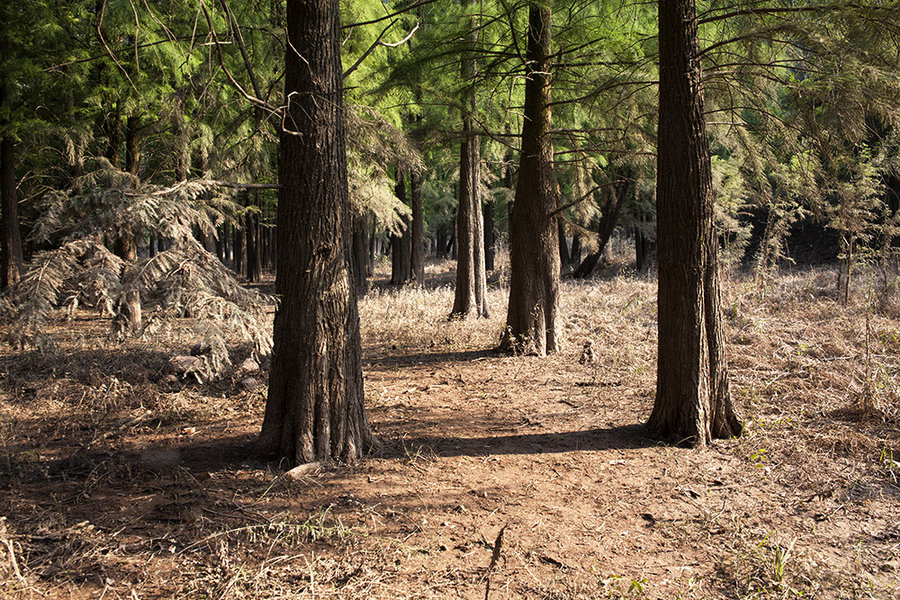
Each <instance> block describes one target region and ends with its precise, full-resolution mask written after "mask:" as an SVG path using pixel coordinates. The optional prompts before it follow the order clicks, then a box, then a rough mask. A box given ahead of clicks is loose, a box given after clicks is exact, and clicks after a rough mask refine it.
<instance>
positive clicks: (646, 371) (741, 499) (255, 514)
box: [0, 265, 900, 600]
mask: <svg viewBox="0 0 900 600" xmlns="http://www.w3.org/2000/svg"><path fill="white" fill-rule="evenodd" d="M446 267H447V266H446V265H435V266H432V267H430V276H431V278H432V280H434V281H442V280H446V276H447V274H446V272H445V271H444V269H446ZM441 278H444V279H441ZM503 281H504V278H503V276H502V274H501V276H500V279H499V282H498V283H495V284H493V285H492V289H491V293H490V305H491V308H492V310H493V316H492V317H491V318H490V319H487V320H480V321H455V322H447V320H446V315H447V313H448V311H449V308H450V306H451V304H452V291H451V290H450V288H449V287H446V286H445V287H440V286H432V287H431V288H429V289H425V290H420V289H414V288H405V289H402V290H388V289H386V288H384V287H382V288H376V289H375V290H373V291H372V292H371V293H370V294H369V295H368V296H367V297H366V298H365V299H364V300H362V302H361V315H362V326H363V336H364V358H365V374H366V395H367V403H368V411H369V418H370V421H371V423H372V425H373V427H374V428H375V430H376V433H377V435H378V436H379V438H380V440H381V442H382V445H381V447H380V448H379V449H378V450H377V451H376V452H374V453H373V454H372V455H371V456H369V457H368V458H366V459H365V460H363V461H360V462H359V463H357V464H354V465H351V466H346V465H335V466H330V467H328V468H325V469H323V470H320V471H310V472H308V473H307V474H306V475H305V476H303V477H301V478H300V479H296V480H295V479H291V478H289V477H287V476H286V475H285V470H286V469H285V465H278V464H270V463H265V462H262V461H260V460H259V459H257V458H255V457H254V455H253V453H252V445H253V441H254V436H255V435H256V433H257V431H258V430H259V427H260V423H261V417H262V413H263V405H264V398H265V374H264V373H262V374H257V375H256V377H257V378H258V379H259V384H260V385H259V387H258V388H256V389H253V390H246V389H244V388H243V387H242V386H241V384H240V382H239V381H238V379H237V378H230V379H228V378H226V379H225V380H223V381H219V382H214V383H208V384H203V385H201V384H198V383H196V382H191V381H174V382H173V381H171V379H169V380H167V379H166V362H167V360H168V358H169V357H170V356H171V355H173V354H176V353H180V354H184V353H186V351H187V350H188V348H190V346H191V345H192V344H193V343H194V342H195V341H196V337H197V334H196V332H195V330H194V329H192V324H191V323H189V322H183V323H176V324H174V325H172V326H170V327H168V328H164V329H162V330H160V331H158V332H157V333H156V335H155V336H154V337H153V338H152V339H148V340H141V341H132V342H127V343H125V344H123V345H115V344H112V343H110V342H107V341H106V337H105V336H106V331H107V328H108V325H109V324H108V322H107V321H105V320H104V319H102V318H100V317H97V316H96V315H94V314H90V313H79V314H78V315H77V317H76V318H75V319H74V320H73V321H68V322H65V321H60V322H59V323H58V325H57V326H55V327H54V330H53V332H52V333H53V334H54V335H53V340H54V342H52V343H49V342H48V343H47V344H46V345H45V346H44V347H43V348H41V349H32V350H27V351H13V350H11V349H9V348H6V349H3V350H2V354H0V448H2V450H0V485H2V488H0V489H2V490H3V493H2V494H0V519H2V520H0V596H2V597H4V598H94V599H100V598H102V599H114V598H123V599H124V598H129V599H132V600H134V599H141V600H143V599H148V598H210V599H212V598H215V599H226V598H254V599H257V598H258V599H268V598H282V597H283V598H360V599H369V598H373V599H380V598H384V599H387V598H391V599H393V598H472V599H476V598H477V599H481V598H493V599H497V600H499V599H501V598H546V599H558V600H574V599H582V598H584V599H588V598H590V599H595V598H660V599H673V598H698V599H699V598H793V597H797V596H803V597H808V598H900V485H898V481H897V477H898V475H900V432H898V429H900V409H898V389H900V388H898V385H900V375H898V373H900V371H898V365H900V355H898V350H900V319H898V318H897V314H896V312H895V311H892V310H890V303H888V305H883V306H882V308H885V306H886V307H887V310H883V311H880V312H879V311H875V310H873V308H872V306H873V302H872V301H869V300H866V298H871V294H870V293H869V292H871V291H872V290H874V284H871V285H870V284H868V283H867V280H866V279H865V278H863V279H861V280H860V282H859V284H858V288H857V289H858V294H857V298H856V299H855V300H854V302H853V303H852V304H851V305H850V306H842V305H840V304H838V303H837V302H835V300H834V293H833V288H834V274H833V272H831V271H824V270H806V271H798V272H795V273H783V274H781V275H779V276H778V277H776V278H774V279H771V280H768V281H765V282H760V281H751V280H746V279H743V278H741V277H732V278H731V279H730V280H729V281H728V282H727V291H726V294H725V296H726V298H725V304H726V306H727V323H728V325H727V327H728V341H729V346H728V353H729V358H730V365H731V375H732V387H733V393H734V397H735V400H736V402H737V405H738V406H739V408H740V411H741V413H742V415H743V416H744V418H745V419H746V427H745V432H744V434H743V435H742V436H741V437H740V438H738V439H734V440H726V441H721V442H718V443H717V444H715V445H714V446H712V447H710V448H706V449H699V450H691V449H685V448H677V447H672V446H668V445H664V444H661V443H659V442H657V441H655V440H652V439H649V438H648V437H647V436H646V433H645V430H644V428H643V427H642V423H643V422H644V421H645V419H646V418H647V416H648V414H649V411H650V409H651V406H652V402H653V395H654V381H655V344H656V321H655V319H656V311H655V283H654V281H652V280H649V279H645V278H640V277H635V276H631V275H628V274H622V275H620V276H615V277H613V276H608V277H604V278H600V279H598V280H596V281H592V282H588V283H576V282H571V281H569V282H565V283H564V285H563V288H562V318H563V321H564V335H565V342H564V345H563V348H562V351H561V352H560V353H559V354H558V355H555V356H551V357H548V358H538V357H534V356H505V355H499V354H496V353H494V352H493V351H492V348H493V347H494V345H495V343H496V342H497V340H498V338H499V335H500V331H501V329H502V327H503V322H504V317H505V293H506V289H505V287H504V285H503ZM873 281H874V279H873ZM867 285H868V286H869V287H868V288H867V287H866V286H867ZM867 315H868V316H867ZM586 341H591V342H592V343H593V348H594V354H595V358H594V360H593V362H586V363H584V364H582V363H581V362H579V358H580V357H581V354H582V349H583V346H584V343H585V342H586ZM242 352H243V354H242ZM246 352H247V350H246V349H243V350H242V349H241V348H239V347H237V348H236V349H235V357H234V358H235V362H236V363H237V362H240V359H242V358H243V357H244V356H245V355H246Z"/></svg>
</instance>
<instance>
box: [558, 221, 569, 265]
mask: <svg viewBox="0 0 900 600" xmlns="http://www.w3.org/2000/svg"><path fill="white" fill-rule="evenodd" d="M556 229H557V232H558V235H559V262H560V265H561V266H563V267H564V266H566V265H568V264H569V263H570V262H571V260H572V258H571V257H570V256H569V242H568V240H566V228H565V226H564V225H563V220H562V218H561V217H558V218H557V219H556Z"/></svg>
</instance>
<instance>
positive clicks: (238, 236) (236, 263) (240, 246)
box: [231, 224, 247, 275]
mask: <svg viewBox="0 0 900 600" xmlns="http://www.w3.org/2000/svg"><path fill="white" fill-rule="evenodd" d="M244 229H245V226H242V225H240V224H235V225H234V227H233V228H232V231H234V244H233V245H232V246H233V247H234V257H233V259H232V261H231V270H232V271H234V272H235V273H236V274H237V275H244V274H246V272H247V269H246V263H245V261H244V238H245V231H244Z"/></svg>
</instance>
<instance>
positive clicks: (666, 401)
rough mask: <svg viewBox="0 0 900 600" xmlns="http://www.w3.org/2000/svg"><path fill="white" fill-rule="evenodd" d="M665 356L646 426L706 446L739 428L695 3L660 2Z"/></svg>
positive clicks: (661, 271) (660, 215)
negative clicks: (727, 357)
mask: <svg viewBox="0 0 900 600" xmlns="http://www.w3.org/2000/svg"><path fill="white" fill-rule="evenodd" d="M659 55H660V69H659V71H660V78H659V79H660V81H659V135H658V146H657V157H658V158H657V160H658V165H657V240H658V256H659V292H658V308H659V342H658V347H659V356H658V363H657V384H656V401H655V404H654V406H653V412H652V414H651V415H650V419H649V421H648V423H647V426H648V428H649V430H650V432H651V433H652V434H653V435H655V436H657V437H660V438H664V439H669V440H673V441H677V442H680V443H688V444H691V445H705V444H707V443H709V442H710V441H711V440H712V438H717V437H730V436H733V435H737V434H738V433H739V432H740V430H741V423H740V420H739V419H738V417H737V415H736V414H735V412H734V409H733V407H732V400H731V393H730V390H729V381H728V370H727V366H726V363H725V340H724V331H723V323H722V312H721V306H720V304H721V300H720V293H719V281H718V256H717V255H718V241H717V239H716V235H715V224H714V217H713V193H712V170H711V163H710V155H709V141H708V139H707V136H706V123H705V118H704V113H703V90H702V84H701V81H702V75H701V69H700V52H699V44H698V41H697V16H696V9H695V6H694V0H660V1H659Z"/></svg>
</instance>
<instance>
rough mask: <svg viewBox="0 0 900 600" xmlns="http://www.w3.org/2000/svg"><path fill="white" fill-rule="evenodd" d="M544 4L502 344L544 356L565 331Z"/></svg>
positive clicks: (530, 67) (532, 35)
mask: <svg viewBox="0 0 900 600" xmlns="http://www.w3.org/2000/svg"><path fill="white" fill-rule="evenodd" d="M551 19H552V16H551V13H550V9H549V7H548V6H547V5H544V4H532V5H530V7H529V9H528V52H527V56H526V58H527V59H528V62H527V64H526V79H525V113H524V117H525V118H524V121H523V124H522V150H521V153H520V157H519V175H518V181H517V183H516V195H515V202H514V203H513V206H512V209H511V215H510V231H509V257H510V281H509V310H508V312H507V316H506V329H505V331H504V334H503V338H502V340H501V347H502V348H505V349H515V350H517V351H522V350H529V351H533V352H535V353H537V354H538V355H544V354H546V353H548V352H556V350H557V349H558V347H559V331H558V329H557V325H556V318H557V313H558V311H559V268H560V267H559V240H558V236H559V232H558V230H557V226H556V216H555V215H554V211H555V210H556V208H557V204H558V191H557V187H556V181H555V179H554V177H553V141H552V139H551V137H550V128H551V112H550V71H551V64H550V31H551V25H552V22H551Z"/></svg>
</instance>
